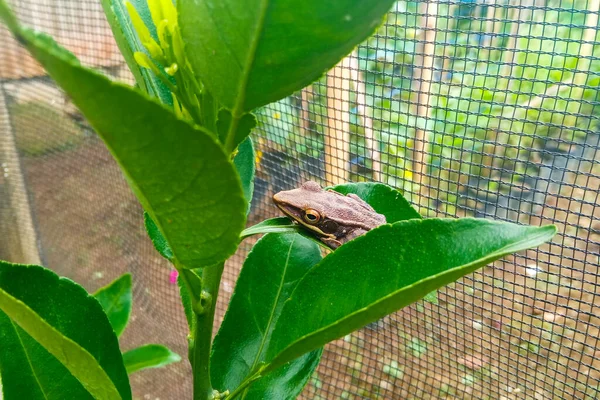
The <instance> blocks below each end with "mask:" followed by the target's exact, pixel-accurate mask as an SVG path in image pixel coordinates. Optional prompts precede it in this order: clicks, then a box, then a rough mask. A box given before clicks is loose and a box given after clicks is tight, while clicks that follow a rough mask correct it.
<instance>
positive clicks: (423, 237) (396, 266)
mask: <svg viewBox="0 0 600 400" xmlns="http://www.w3.org/2000/svg"><path fill="white" fill-rule="evenodd" d="M555 233H556V228H555V227H554V226H544V227H531V226H520V225H516V224H511V223H506V222H493V221H487V220H480V219H471V218H464V219H457V220H444V219H426V220H422V219H410V220H406V221H400V222H396V223H394V224H392V225H383V226H380V227H379V228H376V229H374V230H371V231H369V232H367V233H366V234H365V235H364V236H361V237H358V238H357V239H355V240H353V241H351V242H349V243H347V244H345V245H344V246H341V247H340V248H339V249H337V250H336V251H335V252H333V253H331V254H329V255H328V256H327V257H326V258H325V259H323V261H321V262H320V263H319V264H318V265H316V266H315V267H314V268H312V269H311V270H310V271H309V272H308V273H307V274H306V276H304V278H303V279H302V281H301V282H300V283H299V284H298V285H297V286H296V289H295V290H294V292H293V293H292V295H291V298H290V300H289V301H288V302H287V303H286V304H285V306H284V308H283V311H282V313H281V316H280V318H279V320H278V321H277V326H276V327H275V330H274V332H273V336H272V337H271V342H270V346H269V349H268V351H267V357H266V360H267V361H268V362H269V363H270V364H269V365H268V367H267V368H266V371H269V370H272V369H274V368H278V367H279V366H281V365H283V364H285V363H287V362H289V361H290V360H293V359H294V358H296V357H298V356H300V355H302V354H304V353H306V352H307V351H311V350H314V349H316V348H319V347H321V346H323V345H324V344H325V343H327V342H329V341H331V340H333V339H336V338H339V337H342V336H344V335H346V334H348V333H350V332H352V331H354V330H356V329H359V328H361V327H362V326H364V325H366V324H368V323H370V322H373V321H376V320H377V319H379V318H381V317H383V316H385V315H387V314H389V313H392V312H394V311H396V310H398V309H400V308H402V307H405V306H407V305H408V304H410V303H412V302H415V301H417V300H419V299H421V298H422V297H423V296H425V295H426V294H427V293H429V292H431V291H432V290H434V289H437V288H439V287H442V286H444V285H447V284H448V283H451V282H453V281H455V280H456V279H458V278H460V277H461V276H463V275H465V274H468V273H470V272H473V271H475V270H476V269H478V268H480V267H483V266H485V265H486V264H489V263H490V262H492V261H494V260H497V259H499V258H501V257H503V256H505V255H507V254H510V253H514V252H516V251H520V250H524V249H528V248H531V247H536V246H539V245H541V244H542V243H544V242H546V241H548V240H550V239H551V238H552V236H554V234H555Z"/></svg>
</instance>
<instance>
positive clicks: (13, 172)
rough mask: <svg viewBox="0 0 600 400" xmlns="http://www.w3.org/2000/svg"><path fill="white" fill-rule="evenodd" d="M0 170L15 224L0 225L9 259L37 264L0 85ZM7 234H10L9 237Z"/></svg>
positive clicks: (33, 230)
mask: <svg viewBox="0 0 600 400" xmlns="http://www.w3.org/2000/svg"><path fill="white" fill-rule="evenodd" d="M0 160H2V165H1V166H0V174H3V175H4V176H3V178H2V179H3V180H4V182H5V183H6V186H7V191H6V192H7V194H8V201H7V203H8V207H9V210H10V212H11V213H12V216H13V218H11V219H12V221H11V222H13V223H14V224H15V225H16V226H3V227H2V231H3V235H2V239H0V240H3V241H6V242H7V243H3V245H5V246H7V251H8V253H9V254H6V255H4V256H6V257H9V261H12V262H19V263H25V264H38V265H39V264H41V262H40V254H39V250H38V247H37V243H38V241H37V234H36V231H35V228H34V225H33V218H32V216H31V208H30V205H29V198H28V197H27V188H26V186H25V179H24V177H23V170H22V169H21V161H20V159H19V154H18V152H17V145H16V143H15V136H14V133H13V131H12V126H11V123H10V118H9V114H8V108H7V105H6V98H5V95H4V90H3V88H2V86H0ZM11 237H13V238H12V239H11Z"/></svg>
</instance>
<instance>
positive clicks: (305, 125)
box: [300, 85, 312, 137]
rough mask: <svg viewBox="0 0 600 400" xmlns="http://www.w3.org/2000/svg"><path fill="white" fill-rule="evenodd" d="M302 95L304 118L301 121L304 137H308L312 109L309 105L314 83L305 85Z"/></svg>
mask: <svg viewBox="0 0 600 400" xmlns="http://www.w3.org/2000/svg"><path fill="white" fill-rule="evenodd" d="M300 96H301V103H300V104H301V105H300V107H301V109H302V118H301V121H300V126H301V130H302V135H304V137H307V135H308V134H309V132H310V110H309V106H310V101H311V98H312V85H309V86H307V87H305V88H304V89H302V91H301V92H300Z"/></svg>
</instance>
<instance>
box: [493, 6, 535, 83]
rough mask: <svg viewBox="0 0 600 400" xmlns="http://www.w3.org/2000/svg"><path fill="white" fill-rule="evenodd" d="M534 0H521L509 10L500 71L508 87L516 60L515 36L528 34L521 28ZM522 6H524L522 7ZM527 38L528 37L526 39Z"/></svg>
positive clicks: (528, 19)
mask: <svg viewBox="0 0 600 400" xmlns="http://www.w3.org/2000/svg"><path fill="white" fill-rule="evenodd" d="M533 3H534V0H521V2H520V4H519V5H520V6H521V7H519V8H517V7H514V8H512V9H511V10H510V11H509V18H508V19H509V20H511V24H512V25H511V27H510V35H509V37H508V43H507V44H506V48H505V49H504V59H503V61H502V62H503V66H502V70H501V71H500V76H501V77H507V78H508V83H507V86H506V87H507V88H508V89H510V82H511V81H512V80H511V79H510V77H511V75H512V71H513V67H515V64H516V61H517V52H518V51H517V36H528V33H529V32H521V28H522V27H523V26H525V24H526V23H527V22H528V21H530V19H531V15H532V12H531V6H533V5H534V4H533ZM523 7H524V8H523ZM527 40H529V39H527Z"/></svg>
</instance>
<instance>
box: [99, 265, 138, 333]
mask: <svg viewBox="0 0 600 400" xmlns="http://www.w3.org/2000/svg"><path fill="white" fill-rule="evenodd" d="M94 297H95V298H96V300H98V302H100V305H101V306H102V308H103V309H104V312H105V313H106V315H107V316H108V320H109V321H110V325H111V326H112V327H113V329H114V330H115V333H116V334H117V336H121V334H122V333H123V331H125V327H126V326H127V323H128V322H129V315H131V302H132V299H131V297H132V296H131V275H130V274H123V276H121V277H120V278H118V279H116V280H114V281H113V282H111V283H109V284H108V285H106V286H104V287H102V288H100V289H98V290H97V291H96V293H94Z"/></svg>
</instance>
